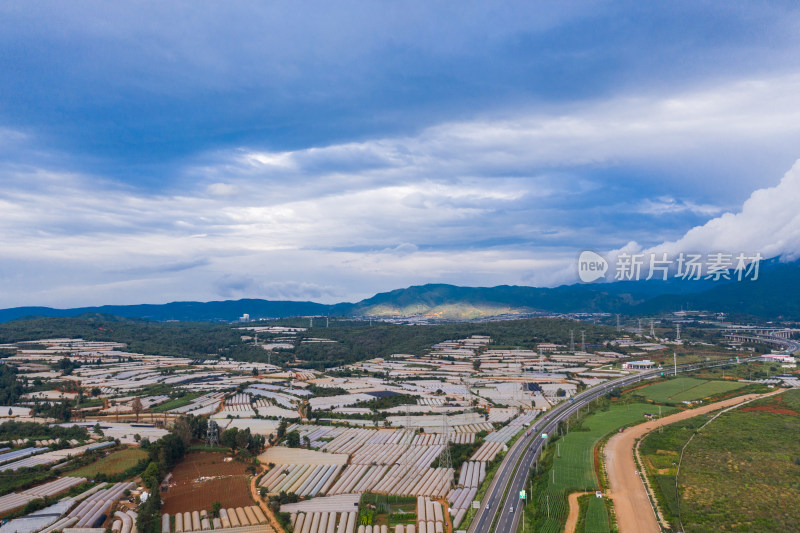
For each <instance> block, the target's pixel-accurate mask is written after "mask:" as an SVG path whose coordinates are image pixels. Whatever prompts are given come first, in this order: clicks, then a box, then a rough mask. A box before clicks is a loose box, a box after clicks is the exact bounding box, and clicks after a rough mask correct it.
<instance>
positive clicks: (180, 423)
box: [172, 416, 192, 448]
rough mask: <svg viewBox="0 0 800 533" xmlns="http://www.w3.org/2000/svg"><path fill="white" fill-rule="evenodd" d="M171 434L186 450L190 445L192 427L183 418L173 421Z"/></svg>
mask: <svg viewBox="0 0 800 533" xmlns="http://www.w3.org/2000/svg"><path fill="white" fill-rule="evenodd" d="M172 433H174V434H175V435H177V436H178V437H180V439H181V440H182V441H183V445H184V447H186V448H188V447H189V445H190V444H191V443H192V425H191V424H190V423H189V420H188V419H187V418H186V417H185V416H182V417H180V418H179V419H178V420H177V421H175V425H174V426H172Z"/></svg>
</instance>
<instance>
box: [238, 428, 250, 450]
mask: <svg viewBox="0 0 800 533" xmlns="http://www.w3.org/2000/svg"><path fill="white" fill-rule="evenodd" d="M249 444H250V428H247V429H246V430H244V431H239V432H238V433H237V434H236V447H237V448H238V449H240V450H246V449H247V448H248V446H249Z"/></svg>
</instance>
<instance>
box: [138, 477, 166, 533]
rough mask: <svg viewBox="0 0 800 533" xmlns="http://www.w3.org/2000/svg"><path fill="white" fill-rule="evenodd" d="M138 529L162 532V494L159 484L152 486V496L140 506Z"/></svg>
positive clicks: (153, 532) (148, 532)
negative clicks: (160, 493)
mask: <svg viewBox="0 0 800 533" xmlns="http://www.w3.org/2000/svg"><path fill="white" fill-rule="evenodd" d="M136 529H138V530H139V531H140V532H141V533H161V496H160V495H159V493H158V485H156V486H155V487H150V496H149V497H148V498H147V501H146V502H144V503H143V504H142V505H140V506H139V510H138V515H137V516H136Z"/></svg>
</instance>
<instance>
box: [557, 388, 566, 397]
mask: <svg viewBox="0 0 800 533" xmlns="http://www.w3.org/2000/svg"><path fill="white" fill-rule="evenodd" d="M566 395H567V391H565V390H564V389H562V388H561V387H559V388H558V390H557V391H556V397H558V398H563V397H564V396H566Z"/></svg>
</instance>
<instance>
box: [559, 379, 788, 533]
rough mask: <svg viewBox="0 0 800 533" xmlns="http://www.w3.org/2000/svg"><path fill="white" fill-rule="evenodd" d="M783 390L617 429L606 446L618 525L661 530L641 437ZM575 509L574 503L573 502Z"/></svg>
mask: <svg viewBox="0 0 800 533" xmlns="http://www.w3.org/2000/svg"><path fill="white" fill-rule="evenodd" d="M781 392H783V390H777V391H774V392H769V393H767V394H746V395H744V396H737V397H736V398H730V399H728V400H723V401H721V402H716V403H711V404H708V405H703V406H700V407H697V408H695V409H689V410H687V411H681V412H679V413H675V414H673V415H669V416H665V417H663V418H660V419H658V420H651V421H649V422H644V423H643V424H639V425H637V426H632V427H629V428H627V429H626V430H624V431H622V432H620V433H617V434H616V435H614V436H613V437H611V438H610V439H608V443H607V444H606V446H605V448H604V449H603V458H604V460H605V465H606V472H607V473H608V484H609V487H608V491H607V494H608V496H609V497H610V498H611V500H612V501H613V502H614V512H615V513H616V516H617V526H618V527H619V531H620V533H651V532H652V533H660V532H661V528H660V527H659V525H658V519H657V518H656V515H655V513H654V512H653V507H652V506H651V505H650V498H649V497H648V495H647V489H646V488H645V485H644V482H643V481H642V478H641V477H640V475H639V474H638V473H637V467H636V463H635V461H634V458H633V448H634V446H635V444H636V441H637V440H638V439H641V438H642V437H644V436H645V435H646V434H648V433H650V432H651V431H653V430H654V429H657V428H659V427H661V426H666V425H669V424H673V423H675V422H679V421H681V420H686V419H687V418H692V417H695V416H698V415H702V414H705V413H709V412H711V411H717V410H719V409H723V408H725V407H731V406H735V405H739V404H742V403H745V402H749V401H752V400H755V399H758V398H764V397H767V396H772V395H773V394H780V393H781ZM570 512H571V506H570Z"/></svg>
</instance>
